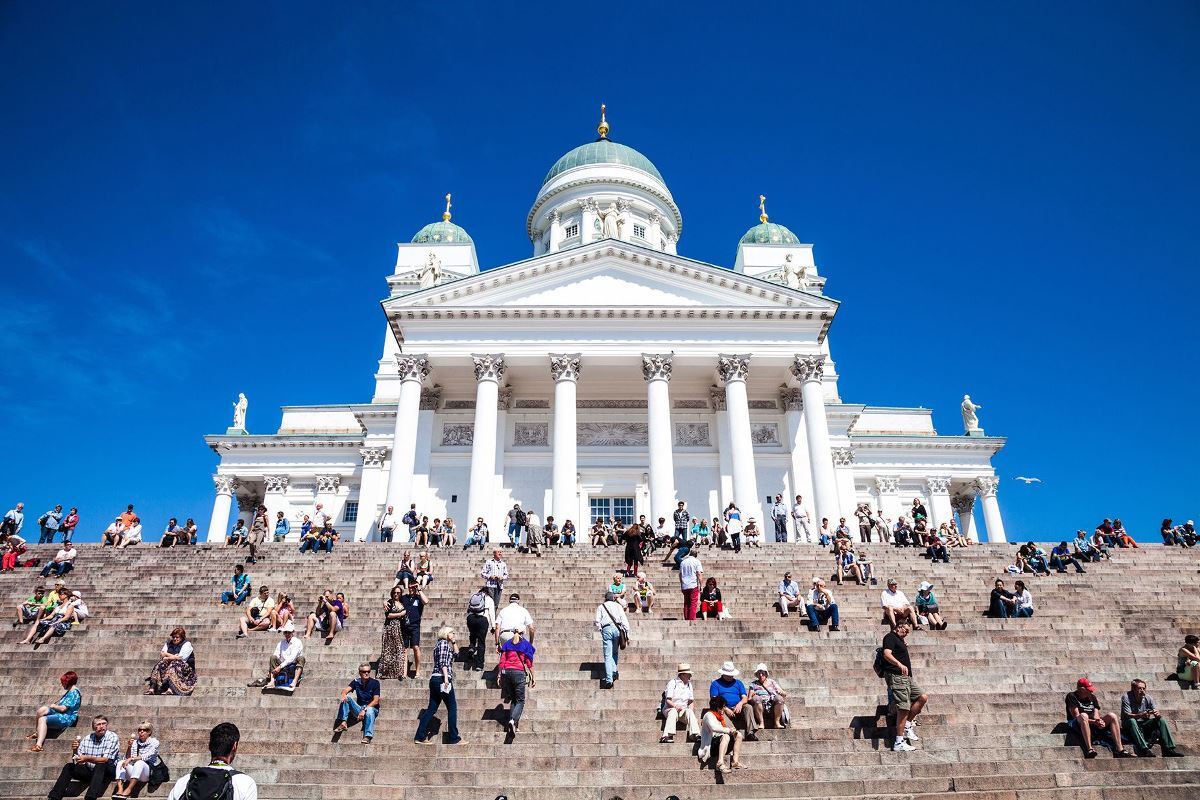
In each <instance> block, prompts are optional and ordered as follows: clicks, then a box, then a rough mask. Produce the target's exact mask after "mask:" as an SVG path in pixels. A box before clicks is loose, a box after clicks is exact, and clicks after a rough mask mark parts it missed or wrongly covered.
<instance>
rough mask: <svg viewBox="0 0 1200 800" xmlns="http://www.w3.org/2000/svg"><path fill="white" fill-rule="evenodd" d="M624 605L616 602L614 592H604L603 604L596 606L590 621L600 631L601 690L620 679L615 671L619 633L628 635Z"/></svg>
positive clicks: (610, 686)
mask: <svg viewBox="0 0 1200 800" xmlns="http://www.w3.org/2000/svg"><path fill="white" fill-rule="evenodd" d="M624 605H625V604H624V603H619V602H617V595H616V593H615V592H605V593H604V602H603V603H601V604H600V605H598V606H596V616H595V617H594V618H593V620H592V622H593V624H594V625H595V626H596V630H598V631H600V647H601V650H602V651H603V653H604V678H603V679H602V680H601V681H600V688H601V689H611V688H612V687H613V681H615V680H616V679H617V678H619V677H621V673H620V672H618V671H617V667H618V666H619V664H620V661H621V647H620V644H619V642H620V638H621V632H622V631H624V633H625V635H626V636H628V635H629V618H628V617H627V616H625V608H624Z"/></svg>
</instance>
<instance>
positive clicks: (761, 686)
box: [750, 664, 788, 728]
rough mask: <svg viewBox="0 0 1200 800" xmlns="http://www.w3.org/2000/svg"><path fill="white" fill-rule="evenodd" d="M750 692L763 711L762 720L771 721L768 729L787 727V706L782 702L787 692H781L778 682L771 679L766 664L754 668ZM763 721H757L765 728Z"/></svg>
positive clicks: (781, 688)
mask: <svg viewBox="0 0 1200 800" xmlns="http://www.w3.org/2000/svg"><path fill="white" fill-rule="evenodd" d="M750 692H751V694H752V695H753V696H755V697H757V698H758V701H759V704H760V707H761V708H762V710H763V719H769V720H771V725H770V727H772V728H786V727H787V722H788V710H787V704H785V703H784V702H783V701H784V698H786V697H787V692H785V691H784V690H783V687H782V686H780V685H779V682H778V681H776V680H775V679H774V678H772V677H771V673H770V670H768V669H767V665H766V664H759V665H758V666H757V667H755V668H754V681H753V683H751V684H750ZM763 719H759V721H758V722H759V725H761V726H762V727H764V728H765V727H767V726H766V725H764V724H763Z"/></svg>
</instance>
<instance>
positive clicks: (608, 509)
mask: <svg viewBox="0 0 1200 800" xmlns="http://www.w3.org/2000/svg"><path fill="white" fill-rule="evenodd" d="M633 500H634V499H633V498H632V497H589V498H588V504H589V505H590V506H591V508H590V517H591V519H590V520H589V522H588V524H589V525H594V524H596V521H597V520H601V521H604V522H608V518H609V517H612V518H613V519H615V520H617V521H618V522H620V523H621V524H622V525H628V524H630V523H631V522H633V512H634V504H633Z"/></svg>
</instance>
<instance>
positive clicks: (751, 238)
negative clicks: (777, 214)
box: [741, 194, 800, 244]
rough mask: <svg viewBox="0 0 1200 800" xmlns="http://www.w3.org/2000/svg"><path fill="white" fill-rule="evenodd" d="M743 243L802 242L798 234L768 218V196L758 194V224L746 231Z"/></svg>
mask: <svg viewBox="0 0 1200 800" xmlns="http://www.w3.org/2000/svg"><path fill="white" fill-rule="evenodd" d="M741 244H800V240H799V239H798V238H796V234H794V233H792V232H791V231H789V230H788V229H787V228H785V227H783V226H782V225H779V224H777V223H774V222H769V221H768V220H767V196H766V195H765V194H760V195H759V196H758V224H757V225H755V226H754V227H753V228H751V229H750V230H748V231H746V233H745V235H743V236H742V239H741Z"/></svg>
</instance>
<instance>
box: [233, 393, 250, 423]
mask: <svg viewBox="0 0 1200 800" xmlns="http://www.w3.org/2000/svg"><path fill="white" fill-rule="evenodd" d="M248 405H250V403H249V401H247V400H246V395H245V394H243V393H242V392H238V399H237V402H236V403H234V404H233V427H234V428H236V429H238V430H243V431H244V430H246V407H247V406H248Z"/></svg>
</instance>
